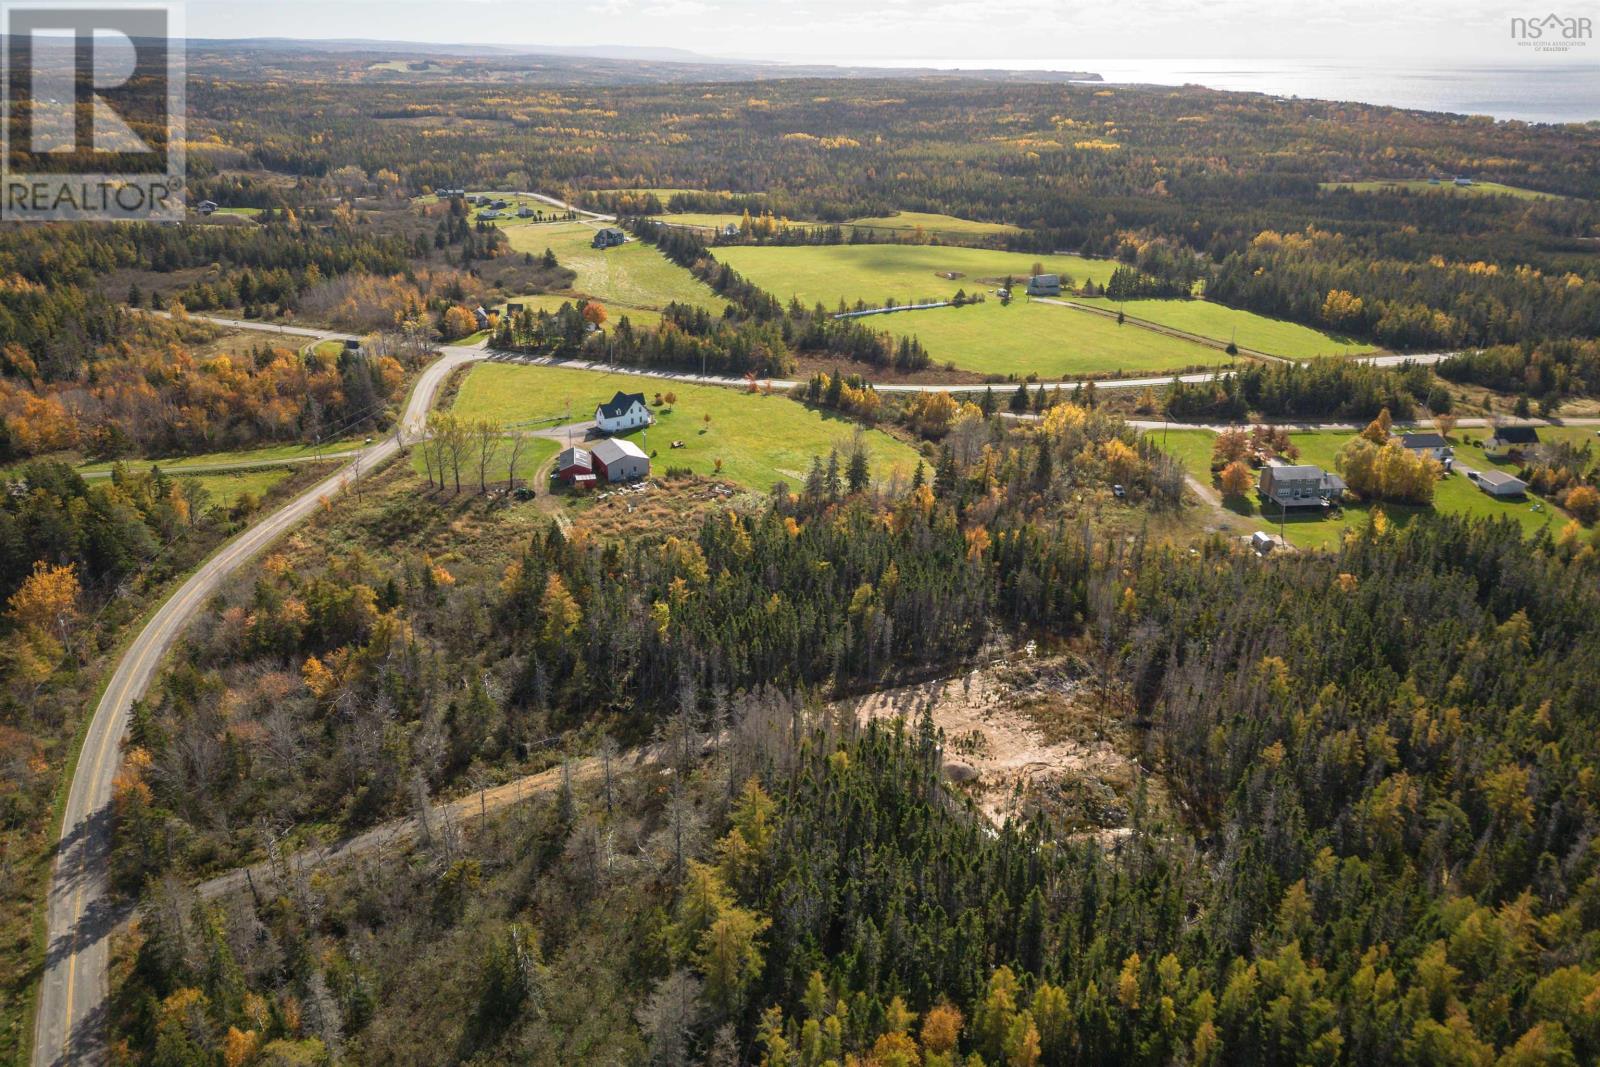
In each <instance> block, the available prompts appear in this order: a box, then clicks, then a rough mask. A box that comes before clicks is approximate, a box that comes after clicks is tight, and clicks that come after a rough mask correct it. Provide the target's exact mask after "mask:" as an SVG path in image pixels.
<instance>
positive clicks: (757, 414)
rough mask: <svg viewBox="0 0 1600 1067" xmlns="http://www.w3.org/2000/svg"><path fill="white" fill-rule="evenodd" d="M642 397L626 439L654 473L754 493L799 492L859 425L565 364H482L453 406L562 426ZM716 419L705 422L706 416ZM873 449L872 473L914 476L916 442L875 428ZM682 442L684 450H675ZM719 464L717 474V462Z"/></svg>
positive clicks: (785, 402) (709, 389) (510, 420)
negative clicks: (816, 460) (669, 399)
mask: <svg viewBox="0 0 1600 1067" xmlns="http://www.w3.org/2000/svg"><path fill="white" fill-rule="evenodd" d="M619 389H620V390H622V391H624V392H635V393H643V394H644V395H645V399H646V400H647V401H650V402H651V411H652V412H653V413H654V414H655V416H656V425H654V426H652V427H650V428H649V430H648V431H643V432H640V433H636V434H632V435H629V436H630V439H631V440H633V441H634V442H635V443H636V444H638V445H639V447H640V448H643V449H644V450H645V452H646V453H652V452H653V453H654V457H653V458H652V460H651V466H652V470H653V472H654V473H655V474H656V475H658V476H659V475H663V474H665V473H666V470H667V468H668V467H685V468H688V469H690V470H692V471H693V472H694V473H695V474H701V475H706V476H708V477H711V476H719V475H720V476H721V477H723V478H726V479H728V480H729V481H733V482H737V483H739V484H740V485H743V486H744V487H746V488H748V489H752V490H756V491H758V492H765V491H766V490H767V489H770V488H771V487H772V485H773V483H774V482H777V481H786V482H788V483H789V484H790V485H791V486H793V487H795V488H798V487H799V486H800V485H801V483H803V482H804V481H805V477H806V473H807V472H808V471H809V470H810V468H811V459H812V457H813V456H819V455H820V456H826V455H827V453H828V450H829V449H831V448H835V447H840V448H841V449H842V446H844V445H845V444H847V443H848V442H849V441H850V440H851V438H852V437H853V436H854V434H855V433H856V432H857V431H858V429H859V426H858V424H857V423H856V422H854V421H853V420H850V419H846V418H843V417H841V416H837V415H833V414H831V413H827V412H822V411H817V410H813V409H810V408H807V407H804V406H803V405H801V404H799V403H796V402H795V401H793V400H790V399H789V398H788V397H786V396H783V395H781V394H775V395H772V396H756V395H751V394H748V393H742V392H738V391H736V390H733V389H727V388H723V387H720V386H714V385H690V384H687V383H684V382H677V381H672V380H670V379H666V378H653V377H649V376H646V375H639V374H597V373H594V372H592V371H580V370H568V369H565V368H561V367H530V366H524V365H519V364H511V363H485V364H481V365H479V366H477V367H474V368H473V369H472V371H471V372H470V373H469V374H468V375H467V378H466V380H465V381H464V382H462V384H461V390H460V392H459V393H458V394H457V396H456V402H455V408H454V410H455V412H456V414H458V415H461V416H463V417H466V418H473V419H491V420H493V421H495V422H497V423H499V424H501V425H503V426H505V425H512V424H516V423H528V422H532V421H534V420H551V422H552V424H556V423H559V422H560V421H561V420H563V419H564V418H565V414H566V412H567V411H568V410H569V405H570V410H571V412H572V417H573V419H574V421H585V420H587V419H590V418H592V417H593V416H594V408H595V405H597V404H598V403H600V402H601V401H603V400H609V399H611V396H612V394H613V393H615V392H617V391H618V390H619ZM668 392H671V393H675V394H676V395H677V402H676V403H675V404H674V405H672V406H671V408H670V409H669V408H667V407H665V406H664V405H656V404H655V403H654V400H655V398H656V396H657V394H665V393H668ZM707 415H710V416H711V420H710V422H709V423H707V422H706V419H705V417H706V416H707ZM861 432H862V433H864V434H865V435H866V438H867V441H868V445H869V448H870V450H871V454H872V472H873V477H874V478H877V479H880V480H881V479H886V478H889V477H891V476H892V475H894V474H897V473H898V474H901V475H904V476H906V477H909V476H910V474H911V473H912V471H913V470H915V468H916V465H917V463H918V461H919V459H920V456H919V454H918V453H917V451H916V450H915V449H913V448H912V447H911V446H910V445H908V444H905V443H904V442H902V441H898V440H896V439H895V438H893V437H890V436H889V435H888V434H885V433H883V432H882V431H879V430H861ZM674 441H682V442H683V447H682V448H673V447H671V445H672V442H674ZM719 459H720V460H721V461H722V468H721V471H720V472H719V471H718V470H717V463H716V461H717V460H719Z"/></svg>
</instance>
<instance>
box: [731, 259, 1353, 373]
mask: <svg viewBox="0 0 1600 1067" xmlns="http://www.w3.org/2000/svg"><path fill="white" fill-rule="evenodd" d="M716 255H717V258H718V259H720V260H723V261H725V262H727V263H728V264H729V265H730V266H732V267H733V268H734V269H735V270H737V271H739V272H740V273H741V274H743V275H744V276H745V277H746V278H748V279H750V280H751V281H753V282H755V283H756V284H757V285H759V286H761V287H762V288H763V289H766V290H767V291H768V292H770V293H772V294H773V295H774V296H777V297H778V298H779V299H787V298H788V297H790V296H791V295H793V296H798V297H799V298H800V300H801V301H802V302H804V303H807V304H813V303H816V302H818V301H820V302H821V303H823V304H824V305H825V306H827V307H829V308H834V307H836V306H837V305H838V303H839V301H840V300H841V299H842V300H843V301H844V302H845V304H846V305H848V306H854V304H855V302H856V301H858V300H860V301H863V302H865V303H866V304H868V305H870V306H875V307H876V306H882V305H884V304H885V303H886V302H887V301H888V300H890V299H892V300H894V302H895V303H898V304H907V303H920V302H922V301H923V300H925V299H932V300H945V299H949V298H950V297H952V296H954V295H955V293H956V292H957V290H963V289H964V290H965V291H966V292H967V293H969V294H973V293H985V292H990V293H992V291H993V290H994V289H995V288H997V287H998V286H1000V285H1002V284H1003V283H1004V282H1005V280H1006V278H1008V277H1009V278H1011V279H1012V280H1013V283H1014V284H1016V285H1021V284H1023V283H1024V282H1025V280H1026V279H1027V277H1028V275H1029V274H1031V273H1032V271H1033V267H1034V265H1035V264H1038V265H1039V266H1041V267H1042V268H1043V269H1044V272H1045V273H1051V274H1060V275H1062V276H1063V277H1064V279H1065V280H1069V281H1070V283H1071V284H1072V285H1082V284H1083V283H1084V282H1085V281H1093V282H1094V283H1095V284H1096V285H1104V284H1105V283H1106V282H1107V281H1108V280H1109V279H1110V277H1111V272H1112V270H1114V269H1115V268H1116V266H1117V264H1116V263H1115V262H1113V261H1110V260H1103V259H1098V260H1097V259H1087V258H1085V257H1082V256H1039V255H1031V254H1028V253H1023V252H1005V251H998V250H993V249H981V248H961V247H954V246H950V245H825V246H801V247H775V246H766V247H758V246H746V245H738V246H732V247H727V248H719V249H717V251H716ZM1061 299H1062V300H1065V301H1072V302H1077V303H1083V304H1088V305H1091V306H1101V307H1105V308H1107V309H1112V310H1114V309H1115V308H1116V307H1117V306H1118V305H1117V304H1116V303H1114V302H1111V301H1106V300H1104V299H1101V298H1094V299H1088V300H1085V299H1082V298H1079V297H1076V296H1073V295H1072V294H1070V293H1068V294H1065V295H1064V296H1063V297H1062V298H1061ZM1121 306H1123V307H1124V308H1125V309H1126V311H1127V313H1128V315H1130V316H1132V317H1134V318H1139V319H1144V320H1147V321H1149V322H1151V323H1154V324H1156V325H1159V326H1164V327H1167V328H1170V329H1175V330H1183V331H1186V332H1189V333H1192V334H1195V335H1198V336H1200V337H1205V338H1209V339H1211V340H1213V341H1216V342H1219V343H1222V344H1226V343H1227V342H1228V341H1229V340H1237V342H1238V344H1239V345H1240V346H1241V347H1244V348H1249V349H1254V350H1257V351H1263V352H1267V353H1269V354H1274V355H1278V354H1281V355H1284V356H1289V357H1294V358H1301V357H1306V356H1312V355H1348V354H1351V353H1355V352H1364V351H1372V347H1371V346H1370V345H1360V344H1352V343H1350V342H1346V341H1341V340H1339V339H1336V338H1333V337H1330V336H1328V335H1327V334H1323V333H1321V332H1319V331H1317V330H1313V329H1310V328H1308V327H1305V326H1299V325H1297V324H1294V323H1289V322H1281V321H1279V320H1276V319H1269V318H1266V317H1264V316H1261V315H1256V314H1254V313H1252V312H1248V311H1237V310H1234V309H1231V308H1226V307H1223V306H1221V305H1218V304H1209V303H1206V302H1205V301H1201V300H1133V301H1127V302H1125V303H1124V304H1123V305H1121ZM969 313H970V316H971V317H970V318H965V319H961V318H960V317H962V316H968V315H969ZM998 314H1005V315H1009V316H1010V318H1009V319H1006V320H1001V319H998V318H996V317H995V316H996V315H998ZM958 319H959V321H958ZM872 322H873V325H874V326H876V327H879V328H881V329H886V330H890V331H893V332H895V333H896V334H900V335H904V336H916V337H919V338H920V339H921V340H922V342H923V344H925V345H927V347H928V350H929V351H930V352H931V353H932V355H933V357H934V359H935V360H936V361H938V362H945V361H949V362H953V363H954V364H955V365H956V366H958V367H962V368H964V369H968V370H974V371H978V372H980V373H992V374H1011V373H1014V374H1019V375H1026V374H1029V373H1037V374H1040V375H1042V376H1046V377H1062V376H1067V375H1073V374H1090V373H1101V374H1105V373H1111V372H1115V371H1126V372H1151V371H1166V370H1177V369H1181V368H1184V367H1191V366H1215V365H1217V364H1218V363H1227V362H1231V360H1230V359H1229V357H1228V356H1226V355H1225V354H1224V353H1222V352H1221V351H1219V350H1218V349H1216V348H1213V347H1210V346H1208V345H1205V344H1200V343H1197V342H1194V341H1190V340H1188V339H1186V338H1182V337H1173V336H1170V335H1164V334H1162V333H1160V332H1159V331H1155V330H1149V329H1145V328H1143V327H1140V326H1137V325H1134V324H1132V323H1123V324H1122V325H1120V326H1119V325H1118V324H1117V323H1116V322H1115V321H1114V320H1112V319H1107V318H1105V317H1103V316H1099V315H1095V314H1093V313H1091V312H1087V311H1083V310H1080V309H1074V308H1065V307H1058V306H1055V305H1049V304H1043V303H1040V302H1037V301H1030V300H1029V299H1028V298H1027V297H1026V296H1020V295H1019V296H1018V297H1017V298H1016V299H1015V300H1014V301H1013V302H1012V304H1011V306H1010V307H1007V308H1001V307H999V304H998V301H996V300H994V299H993V298H992V297H991V299H990V300H989V302H988V303H986V304H984V305H980V306H978V307H976V308H964V309H960V310H954V309H941V310H938V311H925V312H903V313H897V314H894V315H888V316H884V317H882V318H874V319H873V320H872Z"/></svg>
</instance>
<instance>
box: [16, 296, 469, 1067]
mask: <svg viewBox="0 0 1600 1067" xmlns="http://www.w3.org/2000/svg"><path fill="white" fill-rule="evenodd" d="M240 325H245V324H243V323H241V324H240ZM248 325H251V326H256V325H257V324H253V323H252V324H248ZM284 332H295V333H297V334H301V335H309V336H337V335H330V334H326V333H325V332H323V331H303V330H293V329H292V328H289V329H285V330H284ZM485 354H486V353H485V352H484V350H483V349H480V348H464V347H447V348H444V349H442V350H441V353H440V356H439V358H438V359H436V360H435V361H434V362H433V363H431V364H429V366H428V367H427V369H426V370H424V371H423V372H422V374H421V375H420V376H419V377H418V378H417V382H416V385H415V386H414V387H413V388H412V390H411V395H410V397H409V398H408V399H407V401H406V407H405V411H404V414H403V415H402V416H401V420H400V424H399V426H398V427H397V429H396V431H395V432H394V433H393V434H388V435H385V436H384V438H383V439H382V440H381V441H379V442H377V443H375V444H373V445H372V446H370V447H368V448H365V449H362V450H361V451H360V452H359V453H357V454H356V457H355V458H354V459H352V460H351V461H350V462H349V463H347V464H345V465H344V466H343V467H341V468H340V469H339V470H338V472H337V473H335V474H333V475H331V476H330V477H328V478H326V479H325V480H323V481H322V482H319V483H318V484H317V485H315V486H313V487H312V488H310V489H308V490H306V491H305V492H304V493H302V494H301V495H300V496H298V497H296V498H295V499H294V500H293V501H291V502H290V503H288V504H286V505H285V506H284V507H282V508H280V509H279V510H278V511H276V512H274V513H273V514H271V515H270V516H268V517H267V518H265V519H263V520H261V521H260V522H258V523H257V524H256V525H254V526H252V527H250V528H249V529H248V530H246V531H245V532H244V533H242V534H240V535H239V536H238V537H236V538H234V539H233V540H232V541H229V542H228V543H227V544H226V545H224V546H223V548H222V549H221V550H220V551H218V552H217V553H216V554H215V555H214V556H212V557H211V558H210V559H208V560H206V561H205V562H204V563H202V564H201V565H200V567H199V568H198V569H197V570H196V571H195V572H194V574H192V575H191V576H190V577H189V579H188V580H187V581H185V582H184V583H183V585H182V586H180V587H179V588H178V591H177V592H176V593H174V594H172V596H171V597H169V598H168V599H167V600H166V602H165V603H163V604H162V605H161V607H160V608H159V609H157V611H156V613H155V614H154V615H153V616H152V617H151V619H150V621H149V622H148V623H147V624H146V625H145V627H144V629H143V630H141V631H140V632H139V634H138V636H137V637H135V638H134V639H133V642H132V643H131V644H130V645H129V646H128V648H127V650H126V651H125V652H124V653H123V655H122V658H121V660H120V661H119V662H118V663H117V666H116V669H115V671H113V673H112V675H111V678H110V681H109V682H108V683H107V684H106V689H105V693H104V695H103V696H102V697H101V698H100V703H99V704H98V705H97V706H96V707H95V710H94V717H93V719H92V720H91V721H90V723H89V728H88V731H87V733H86V734H85V735H84V739H83V747H82V749H81V750H80V752H79V756H78V764H77V768H76V771H75V773H74V775H73V779H72V786H71V789H70V791H69V792H68V794H67V804H66V810H65V813H64V816H63V818H62V825H61V838H60V844H59V846H58V848H57V852H56V858H55V865H54V867H53V868H52V870H51V876H50V890H49V899H48V903H47V911H46V938H47V940H46V949H45V961H44V970H43V975H42V977H41V979H40V984H39V995H38V1004H37V1009H36V1013H35V1019H34V1041H33V1060H32V1062H33V1064H34V1067H64V1065H66V1064H98V1063H104V1062H106V1058H107V1057H106V1051H107V1050H106V1045H105V1034H106V1021H107V1020H106V993H107V964H108V961H109V956H110V952H109V949H110V945H109V938H110V934H111V932H112V930H114V929H115V928H116V925H117V922H118V918H119V916H118V910H119V909H118V905H117V903H116V901H115V899H114V898H113V896H112V895H111V892H110V885H109V875H110V854H111V792H112V781H113V779H114V778H115V777H116V773H117V769H118V766H119V764H120V763H121V746H122V736H123V734H124V733H125V732H126V730H127V726H128V712H129V708H130V707H131V706H132V704H133V702H134V701H135V700H137V699H138V698H139V697H141V696H142V695H143V694H144V692H145V690H146V689H147V688H148V687H149V685H150V681H151V679H152V678H153V677H154V675H155V672H156V669H157V667H158V666H159V665H160V663H161V660H162V658H163V657H164V656H165V654H166V652H167V650H168V649H169V648H171V647H172V645H173V643H174V642H175V641H176V640H177V639H178V637H179V636H180V635H181V634H182V633H183V630H184V627H185V626H187V625H188V623H189V621H190V620H191V619H192V618H193V617H194V614H195V612H196V611H198V610H199V608H200V606H201V605H202V604H204V603H205V602H206V600H207V599H208V598H209V597H211V596H212V595H213V594H214V593H216V592H217V591H218V590H219V589H220V588H221V587H222V584H223V583H224V582H225V581H226V580H227V579H228V578H229V576H230V575H232V574H233V573H234V572H235V571H236V570H238V569H239V568H240V567H241V566H243V565H244V564H245V563H247V562H249V560H251V559H252V558H253V557H255V556H256V555H257V554H258V553H260V552H261V551H262V550H263V549H265V548H266V547H267V546H268V545H270V544H271V543H272V542H273V541H275V540H276V539H277V538H278V537H280V536H282V535H283V534H284V533H285V532H287V531H288V530H290V529H291V528H293V527H294V526H295V525H296V524H298V523H300V522H301V521H302V520H304V519H305V518H306V517H307V516H308V515H310V514H311V513H312V512H314V511H315V510H316V509H317V508H318V507H320V506H322V504H323V502H324V501H326V500H330V499H331V498H333V497H335V496H337V495H338V494H339V493H340V492H341V491H342V490H343V489H344V488H345V487H346V486H347V485H349V484H350V482H351V481H352V480H353V479H354V478H355V477H357V476H358V474H360V473H361V472H362V471H368V470H372V469H374V468H376V467H377V466H378V465H379V464H381V463H383V462H385V461H386V460H388V459H389V458H390V457H392V456H394V455H395V454H396V453H397V452H398V451H399V450H400V448H401V445H402V442H405V441H410V440H414V439H415V438H417V437H418V436H420V434H421V432H422V428H423V424H424V422H425V421H426V419H427V415H428V411H429V410H430V409H431V408H432V406H433V403H434V400H435V399H436V398H437V397H438V395H439V390H440V388H441V387H442V386H443V384H444V382H445V381H446V380H447V379H448V378H449V376H450V374H451V373H452V372H453V371H455V370H456V368H458V367H461V366H464V365H466V364H468V363H471V362H473V361H475V360H479V359H482V358H483V357H484V356H485Z"/></svg>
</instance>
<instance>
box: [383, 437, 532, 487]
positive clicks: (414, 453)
mask: <svg viewBox="0 0 1600 1067" xmlns="http://www.w3.org/2000/svg"><path fill="white" fill-rule="evenodd" d="M509 447H510V446H509V445H508V444H505V443H502V444H501V446H500V454H499V456H497V457H496V458H495V461H494V462H493V463H492V464H490V466H489V486H490V488H494V485H495V483H496V482H498V483H499V484H500V485H502V486H503V485H505V481H506V464H507V463H509V462H510V460H511V453H510V451H509ZM561 447H562V446H561V442H559V441H552V440H550V439H549V438H548V437H529V438H527V440H526V441H525V442H524V444H523V448H522V455H520V456H518V457H517V475H516V476H517V479H518V480H519V481H523V482H527V481H529V480H530V479H532V478H533V476H534V475H535V474H537V473H539V468H540V466H542V465H543V464H544V462H545V460H547V459H550V458H551V457H552V456H554V455H555V454H556V453H557V452H559V451H561ZM411 469H412V470H414V471H416V472H417V473H418V474H422V473H424V471H423V464H422V450H421V449H419V448H413V449H412V450H411ZM469 481H470V482H471V484H472V485H473V486H476V485H477V484H478V471H477V468H475V467H474V468H473V469H472V470H471V471H467V470H463V471H462V472H461V485H462V488H466V486H467V483H468V482H469ZM534 488H535V489H536V490H539V491H543V489H544V486H542V485H536V486H534Z"/></svg>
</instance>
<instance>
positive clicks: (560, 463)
mask: <svg viewBox="0 0 1600 1067" xmlns="http://www.w3.org/2000/svg"><path fill="white" fill-rule="evenodd" d="M556 478H557V479H558V480H560V481H563V482H566V483H567V484H568V485H570V486H572V487H573V488H575V489H585V488H588V487H589V486H591V485H593V484H594V483H595V474H594V456H593V455H591V454H590V452H589V450H588V449H587V448H578V447H577V446H576V445H574V446H573V447H571V448H567V449H563V450H562V452H561V453H560V454H559V455H557V456H556Z"/></svg>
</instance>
